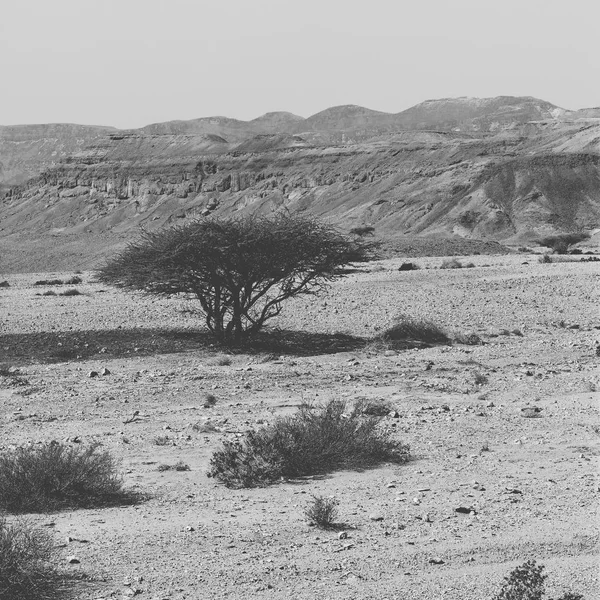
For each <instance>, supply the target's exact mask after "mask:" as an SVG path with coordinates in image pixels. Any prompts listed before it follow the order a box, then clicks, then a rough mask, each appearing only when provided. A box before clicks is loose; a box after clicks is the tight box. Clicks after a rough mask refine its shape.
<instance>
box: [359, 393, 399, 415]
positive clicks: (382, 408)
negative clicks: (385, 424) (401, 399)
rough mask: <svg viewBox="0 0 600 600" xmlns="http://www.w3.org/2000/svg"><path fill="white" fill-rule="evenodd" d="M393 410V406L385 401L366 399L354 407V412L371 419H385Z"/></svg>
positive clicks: (362, 399)
mask: <svg viewBox="0 0 600 600" xmlns="http://www.w3.org/2000/svg"><path fill="white" fill-rule="evenodd" d="M391 410H392V406H391V404H390V403H389V402H387V401H386V400H383V399H371V400H367V399H366V398H361V399H360V400H358V401H357V402H356V404H355V405H354V412H356V413H358V414H361V415H369V416H371V417H385V416H386V415H388V414H389V413H390V411H391Z"/></svg>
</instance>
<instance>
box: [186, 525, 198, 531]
mask: <svg viewBox="0 0 600 600" xmlns="http://www.w3.org/2000/svg"><path fill="white" fill-rule="evenodd" d="M185 530H186V531H196V530H195V529H194V528H193V527H192V526H191V525H188V526H187V527H186V528H185Z"/></svg>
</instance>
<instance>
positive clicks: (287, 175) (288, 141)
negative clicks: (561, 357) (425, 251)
mask: <svg viewBox="0 0 600 600" xmlns="http://www.w3.org/2000/svg"><path fill="white" fill-rule="evenodd" d="M595 115H596V110H595V109H586V111H585V112H583V113H581V112H573V111H566V110H564V109H561V108H559V107H556V106H555V105H553V104H551V103H549V102H545V101H543V100H539V99H536V98H532V97H525V98H518V97H509V96H500V97H496V98H488V99H473V98H468V97H463V98H459V99H438V100H429V101H426V102H424V103H421V104H419V105H416V106H414V107H411V108H410V109H407V110H406V111H402V112H400V113H396V114H392V113H384V112H381V111H372V110H370V109H366V108H364V107H360V106H356V105H342V106H337V107H330V108H329V109H325V110H324V111H320V112H319V113H316V114H315V115H312V116H311V117H309V118H308V119H304V118H302V117H299V116H298V115H294V114H292V113H286V112H283V111H279V112H272V113H266V114H265V115H261V117H257V118H256V119H253V120H252V121H239V120H236V119H230V118H228V117H205V118H201V119H194V120H191V121H169V122H166V123H158V124H152V125H149V126H146V127H144V128H140V129H129V130H119V129H115V128H103V127H95V126H90V127H89V128H87V129H86V127H88V126H75V125H68V124H65V125H64V126H62V127H58V126H52V125H48V126H45V128H44V127H43V126H37V129H36V128H35V127H34V128H33V129H29V130H27V131H25V133H23V134H22V135H21V132H20V131H19V130H17V131H16V132H15V130H11V131H9V134H10V135H7V134H6V131H7V130H6V128H5V129H3V128H0V199H1V200H0V236H1V239H0V256H1V255H4V257H5V258H6V260H8V262H9V263H10V264H12V265H13V267H11V268H17V269H23V268H27V264H28V263H27V261H29V262H31V261H32V260H33V259H32V258H31V257H32V256H33V255H36V257H37V258H36V260H38V261H39V260H40V257H41V256H43V258H44V260H49V258H48V256H50V255H49V254H48V252H47V249H48V248H49V247H52V248H55V247H57V248H58V247H59V246H57V243H58V242H57V240H60V239H63V240H67V239H70V240H80V242H81V244H83V246H82V248H83V249H82V250H81V253H82V256H83V255H86V253H87V256H90V257H91V256H94V257H97V256H103V255H104V253H107V252H109V251H110V246H111V243H114V240H119V239H123V240H126V239H129V238H130V236H131V235H132V233H134V232H135V231H136V230H137V229H138V228H139V227H140V226H144V227H146V228H149V229H155V228H157V227H161V226H164V225H168V224H173V223H177V222H181V221H180V220H182V219H183V220H185V219H190V218H204V217H206V216H209V215H217V216H223V217H228V216H236V215H244V214H250V213H253V212H254V213H261V214H272V213H274V212H278V211H291V212H308V213H311V214H314V215H317V216H319V217H320V218H324V219H326V220H328V221H330V222H332V223H335V224H337V225H338V226H340V227H342V228H343V229H347V230H349V229H351V228H352V227H354V226H358V225H370V226H373V227H375V229H376V231H377V233H378V234H379V235H381V236H383V237H386V238H393V237H395V236H396V237H397V236H402V235H409V236H423V235H429V236H431V235H435V236H442V237H443V236H458V237H461V238H465V239H484V240H495V241H503V242H505V241H511V240H512V241H514V242H515V243H516V242H517V241H518V240H525V241H526V240H527V239H531V238H533V237H535V236H537V235H541V234H545V233H555V232H560V231H572V230H580V229H587V230H591V229H594V228H597V227H600V120H599V119H598V118H596V116H595ZM3 132H4V133H5V135H4V137H3ZM36 134H43V135H45V136H46V137H41V138H39V139H35V138H34V136H35V135H36ZM11 135H12V140H11V137H10V136H11ZM19 135H21V137H20V138H19ZM32 136H33V137H32ZM51 136H54V137H51ZM15 140H17V141H15ZM109 239H110V240H113V242H111V243H109V242H108V241H107V240H109ZM34 240H35V242H34ZM84 240H85V243H84ZM65 243H66V242H65ZM78 243H79V242H78ZM36 244H37V247H39V251H36V250H34V249H32V248H33V247H34V246H35V245H36ZM19 252H20V253H21V255H22V256H23V258H19ZM36 252H38V253H37V254H36ZM32 253H33V254H32ZM44 253H45V254H44ZM27 257H28V258H27ZM84 258H85V257H84ZM84 258H81V259H78V260H84ZM53 260H55V262H56V261H57V262H56V264H58V263H60V264H63V263H62V262H61V261H63V258H61V257H60V256H59V255H58V250H57V251H56V254H55V255H54V259H53ZM19 261H20V262H19ZM84 262H85V261H84ZM37 264H39V263H37ZM52 264H55V263H52V262H50V263H49V266H52ZM81 264H83V263H81ZM14 265H16V266H14ZM0 267H1V264H0ZM5 268H6V267H5Z"/></svg>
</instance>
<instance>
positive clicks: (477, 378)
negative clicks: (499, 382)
mask: <svg viewBox="0 0 600 600" xmlns="http://www.w3.org/2000/svg"><path fill="white" fill-rule="evenodd" d="M473 381H474V383H475V385H485V384H486V383H487V382H488V377H487V375H486V374H485V373H482V372H481V371H474V372H473Z"/></svg>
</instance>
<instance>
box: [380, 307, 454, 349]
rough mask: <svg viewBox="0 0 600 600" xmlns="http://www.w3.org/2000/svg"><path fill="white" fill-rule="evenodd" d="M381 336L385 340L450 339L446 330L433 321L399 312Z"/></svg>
mask: <svg viewBox="0 0 600 600" xmlns="http://www.w3.org/2000/svg"><path fill="white" fill-rule="evenodd" d="M379 337H380V339H381V340H383V341H385V342H397V341H401V342H407V341H418V342H426V343H447V342H448V341H449V338H448V335H447V334H446V332H445V331H444V330H443V329H442V328H441V327H439V326H438V325H436V324H435V323H433V321H429V320H427V319H422V318H416V317H411V316H410V315H405V314H399V315H398V316H397V317H396V319H395V321H394V324H393V325H392V326H391V327H390V328H389V329H386V330H385V331H384V332H383V333H382V334H381V335H380V336H379Z"/></svg>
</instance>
